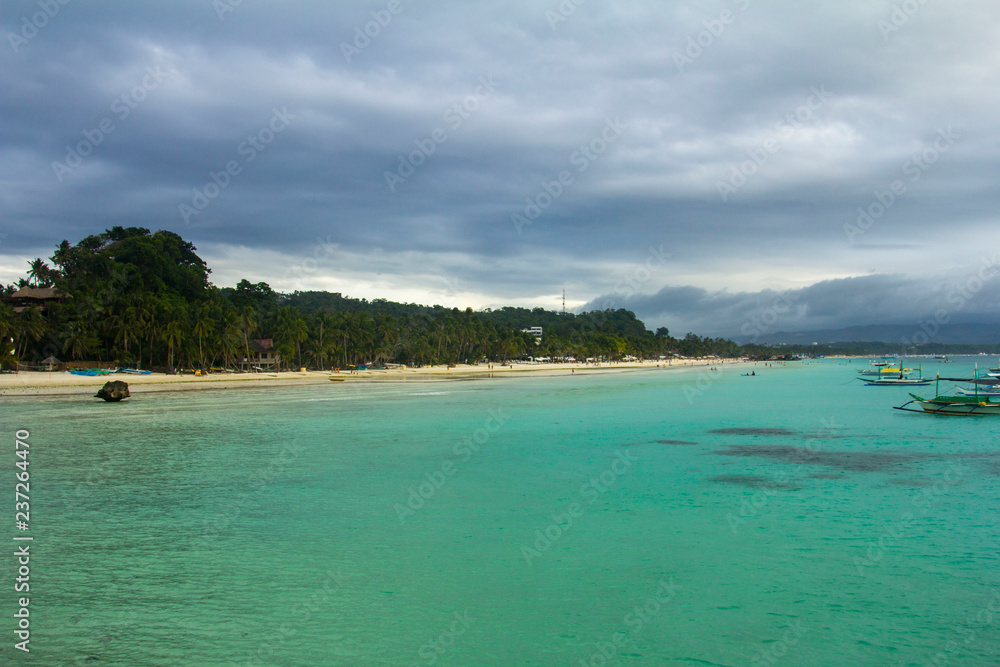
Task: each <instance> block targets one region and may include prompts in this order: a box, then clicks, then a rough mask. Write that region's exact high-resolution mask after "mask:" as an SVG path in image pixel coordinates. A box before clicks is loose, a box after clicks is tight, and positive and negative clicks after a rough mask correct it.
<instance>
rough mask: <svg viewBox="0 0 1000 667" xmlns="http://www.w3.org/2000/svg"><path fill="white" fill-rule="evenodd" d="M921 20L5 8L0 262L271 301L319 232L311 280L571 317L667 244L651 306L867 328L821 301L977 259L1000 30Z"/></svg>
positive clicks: (547, 9)
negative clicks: (42, 260)
mask: <svg viewBox="0 0 1000 667" xmlns="http://www.w3.org/2000/svg"><path fill="white" fill-rule="evenodd" d="M903 4H906V3H903ZM910 4H912V5H913V8H912V10H911V11H910V13H909V14H907V13H905V12H904V13H902V14H900V13H899V12H900V11H902V10H899V9H894V7H899V6H900V4H899V3H893V2H889V1H882V2H847V3H838V4H836V5H834V4H829V5H824V6H820V7H816V6H811V5H810V6H807V5H801V4H799V5H788V4H779V3H773V2H771V3H766V2H762V1H760V0H752V1H751V0H719V1H715V2H683V3H654V2H636V3H627V4H625V5H616V6H609V5H605V4H601V3H595V2H586V3H580V4H578V5H577V4H576V3H573V2H570V1H569V0H567V1H566V2H562V3H557V2H548V3H536V2H527V1H525V2H513V3H503V4H502V5H496V6H494V5H490V4H486V3H467V2H466V3H463V2H457V1H445V2H435V3H433V4H432V3H418V2H412V1H411V0H400V1H399V2H398V3H390V2H388V0H386V1H385V2H367V3H363V2H338V3H323V2H305V1H300V2H285V3H280V4H279V3H261V2H254V3H250V2H241V3H235V2H233V1H232V0H218V1H217V2H213V1H211V0H198V1H194V0H191V1H181V2H170V3H166V2H161V3H154V2H150V3H110V2H88V3H82V2H75V1H69V2H67V3H66V4H59V2H57V1H54V2H48V3H45V2H43V3H39V2H37V0H36V1H35V2H8V3H5V4H4V6H3V8H2V10H0V12H2V13H0V28H2V29H0V34H2V35H3V39H2V40H0V86H2V89H3V90H4V95H3V96H0V118H2V119H3V122H2V123H0V220H2V223H0V224H2V226H3V230H2V232H3V233H5V234H7V236H6V237H2V238H0V260H2V261H0V270H2V272H3V276H4V278H5V279H7V280H13V279H14V278H15V277H16V275H17V274H18V273H19V272H20V271H21V270H23V267H22V266H21V264H23V261H24V258H25V257H26V256H28V255H32V256H33V255H34V254H38V253H41V254H48V253H49V252H50V249H51V247H52V246H53V245H54V244H55V243H57V242H58V241H59V240H61V239H62V238H68V239H70V240H72V241H75V240H78V239H79V238H81V237H82V236H84V235H87V234H90V233H94V232H97V231H100V230H101V229H103V228H105V227H108V226H111V225H141V226H145V227H149V228H152V229H156V228H165V229H171V230H174V231H177V232H178V233H180V234H182V235H184V236H185V237H186V238H190V239H191V240H193V241H194V242H195V243H196V245H199V247H202V248H211V249H212V252H213V253H214V255H212V256H210V257H209V259H210V260H211V259H217V260H219V261H220V262H221V261H222V260H223V258H224V257H227V256H229V255H228V254H227V253H230V250H232V251H233V252H235V249H240V250H239V252H241V253H250V254H252V253H253V252H254V251H256V252H259V253H263V252H274V253H278V254H277V255H274V256H271V255H269V256H268V257H269V260H268V261H269V265H268V266H265V267H263V268H261V266H260V262H258V263H256V265H255V266H254V268H255V270H259V271H260V272H261V276H260V277H261V279H270V280H272V281H274V282H278V281H280V280H281V277H282V276H283V275H284V274H285V273H287V271H288V268H289V266H290V265H294V264H295V263H296V262H299V261H301V259H302V258H303V257H306V256H309V254H310V253H311V252H312V248H313V247H314V246H315V244H316V243H317V239H328V238H329V239H332V240H333V242H335V243H336V244H337V245H338V247H339V248H340V251H341V252H342V253H343V255H344V257H345V258H355V260H357V261H355V260H350V261H349V260H347V259H345V260H344V261H342V262H340V263H339V264H337V265H336V266H333V265H332V264H331V265H329V271H328V272H327V273H325V274H324V273H323V272H322V271H319V272H317V273H315V274H312V275H311V276H310V278H312V279H314V280H315V281H317V282H314V283H312V284H314V285H317V286H318V285H320V284H322V286H323V287H324V288H331V287H335V286H332V285H331V284H330V283H329V282H322V281H323V280H327V281H331V280H333V277H334V276H336V278H337V280H345V281H347V280H349V278H350V276H354V277H356V278H357V280H358V284H365V283H366V281H368V279H367V278H365V271H366V269H365V267H366V266H374V265H378V266H379V267H381V268H380V275H382V276H383V277H385V275H387V274H392V275H393V276H395V281H396V282H395V283H393V282H392V281H389V282H388V283H379V284H380V285H383V286H386V288H387V289H389V292H388V293H384V294H370V295H368V296H386V297H389V298H392V297H393V296H394V295H393V293H392V289H394V288H393V287H392V285H394V284H404V283H410V284H416V285H420V284H424V283H421V282H420V281H417V282H416V283H413V276H414V275H418V274H419V275H428V276H432V278H428V279H429V280H432V282H433V280H441V279H442V274H444V276H443V279H445V280H450V281H451V282H452V283H460V284H462V285H464V286H465V287H464V288H463V291H462V293H463V294H464V298H467V299H469V300H470V302H471V303H472V304H473V305H485V304H486V303H496V302H503V301H505V300H513V299H518V298H521V299H528V300H530V299H538V300H541V301H540V302H544V303H547V304H548V303H549V302H548V301H545V299H550V298H551V297H552V295H554V294H557V293H558V292H559V291H560V290H561V289H562V288H563V287H568V288H569V289H570V291H571V293H573V294H575V295H576V296H575V297H574V299H575V301H574V302H575V303H576V304H578V305H579V304H582V303H583V302H584V301H587V300H588V299H592V298H595V297H596V295H599V294H611V293H612V292H614V291H615V285H616V284H618V283H619V282H621V280H622V276H625V277H626V278H627V277H628V276H630V275H632V274H634V273H635V271H636V270H637V269H636V266H640V267H641V266H642V265H643V262H644V261H646V257H647V255H648V251H647V249H648V248H650V247H654V248H655V247H659V246H660V245H661V244H662V245H664V247H665V248H666V249H667V251H669V253H670V254H671V256H672V260H671V262H670V263H669V264H667V265H663V266H659V267H658V270H656V271H654V272H653V273H652V275H651V276H650V277H649V279H648V280H645V281H641V284H637V285H636V287H635V289H634V290H633V291H634V292H635V294H634V295H633V298H636V299H642V298H645V299H648V300H649V305H648V308H647V311H646V312H647V313H654V312H661V313H668V312H670V313H673V312H677V313H680V312H682V311H683V312H688V313H689V315H690V317H691V318H692V319H691V321H692V322H693V323H699V322H702V323H704V324H705V325H706V326H708V324H709V323H710V322H712V321H721V320H722V319H726V318H728V319H727V321H729V322H730V323H733V322H735V323H739V322H741V318H742V317H743V316H744V315H746V314H747V312H749V311H748V310H747V309H748V308H749V309H750V311H752V310H753V308H752V307H749V306H747V305H746V303H745V302H744V300H741V299H740V298H736V297H733V296H721V295H723V294H736V293H737V292H736V290H747V293H748V294H755V293H757V292H759V291H760V290H762V289H764V290H766V289H771V290H773V291H774V293H777V292H780V291H782V290H785V289H788V288H794V289H797V290H803V287H802V286H803V285H808V284H811V283H817V284H816V285H815V288H816V289H815V292H814V293H812V292H810V293H809V294H807V295H805V296H809V298H815V299H817V302H816V304H815V305H812V302H811V301H810V302H809V303H810V308H811V309H812V310H811V312H812V314H809V312H810V311H809V310H808V309H805V306H801V305H800V308H803V309H804V310H803V317H804V318H805V319H804V320H803V321H804V322H805V321H809V322H817V323H818V322H821V321H822V322H826V321H836V320H838V318H840V317H841V316H843V317H849V316H850V315H851V313H852V312H854V313H858V314H859V315H864V316H868V314H873V316H874V314H876V313H878V312H879V309H878V307H877V304H874V303H873V304H870V305H869V304H868V301H865V300H864V299H865V298H866V297H865V296H864V295H863V294H860V293H859V292H858V291H857V290H855V289H854V287H853V286H854V283H852V282H851V281H850V280H846V281H838V280H831V278H832V277H844V276H865V278H864V280H866V281H870V282H869V283H866V284H869V285H871V286H874V285H875V283H876V282H877V281H879V280H882V281H883V282H884V284H881V283H880V285H881V286H880V287H879V289H880V290H881V289H883V288H884V290H888V291H886V292H885V293H886V294H887V295H889V296H891V295H892V294H894V292H893V290H894V289H896V288H890V287H887V285H889V284H890V283H892V284H895V283H893V281H900V284H901V285H905V284H907V283H911V284H912V285H914V286H915V287H914V290H918V289H921V288H922V287H921V286H923V285H924V284H925V282H923V281H922V280H921V279H920V274H921V273H922V272H924V271H925V270H926V269H927V268H928V267H931V268H935V269H938V268H939V269H941V271H943V272H945V273H947V279H948V280H958V279H960V278H961V277H962V276H963V275H964V273H963V272H965V271H966V269H967V267H969V266H972V265H974V264H975V263H976V262H977V261H978V260H977V255H976V247H977V246H980V245H984V246H988V245H989V244H990V242H991V241H995V240H996V232H995V231H994V229H995V224H994V221H993V216H994V211H995V210H996V208H997V206H996V205H997V190H996V188H995V185H994V184H995V182H996V177H997V171H998V169H1000V168H998V166H997V165H998V164H1000V162H998V161H997V160H996V155H997V152H998V141H1000V133H998V132H996V131H995V127H994V125H995V124H996V120H995V114H994V113H993V110H994V109H995V108H996V106H997V104H996V103H997V101H998V99H997V97H998V92H997V91H998V89H997V87H996V86H995V85H993V78H994V72H995V71H996V62H997V47H996V44H997V42H996V40H995V39H994V36H993V34H992V26H993V25H995V24H996V19H997V18H1000V9H998V8H997V7H996V6H995V5H993V4H991V3H989V2H986V1H985V0H981V1H976V2H970V3H966V4H964V5H963V10H962V11H960V12H958V11H954V9H953V8H951V7H948V6H943V5H942V6H938V5H935V4H933V3H910ZM907 7H908V8H909V5H907ZM45 8H49V9H48V11H49V14H51V16H43V18H44V21H43V20H42V19H37V16H38V14H39V12H43V15H44V12H45ZM53 8H55V9H53ZM560 8H561V9H560ZM25 21H27V23H25ZM33 23H34V24H44V25H41V27H38V26H37V25H35V26H33V25H32V24H33ZM32 28H34V29H32ZM366 31H367V34H366ZM276 114H278V116H279V117H280V118H282V119H283V120H281V121H280V122H278V123H277V125H274V124H273V123H274V118H275V115H276ZM276 126H281V130H280V131H275V129H274V128H275V127H276ZM609 127H613V128H616V129H615V130H614V131H609V129H608V128H609ZM942 133H943V134H942ZM942 136H946V137H949V139H948V140H947V141H942V139H941V137H942ZM88 144H92V145H89V146H88ZM67 147H69V149H67ZM77 149H80V152H83V151H88V149H89V154H88V155H86V156H81V157H80V158H79V164H77V158H76V157H74V152H75V151H77ZM59 164H62V165H63V166H62V167H59V166H58V165H59ZM387 174H388V175H387ZM560 179H562V180H560ZM185 207H188V208H187V209H185ZM866 215H867V217H865V216H866ZM518 220H521V221H522V222H521V223H518ZM942 229H947V233H946V234H942ZM227 248H228V249H230V250H227ZM230 254H231V253H230ZM240 256H241V257H242V256H243V255H240ZM247 256H249V255H247ZM261 256H262V255H261ZM358 258H360V259H358ZM365 258H370V260H371V261H365ZM750 260H753V262H750V263H748V262H749V261H750ZM243 263H244V264H247V262H245V261H244V262H243ZM345 267H352V268H351V269H350V271H351V273H350V275H348V274H345V273H338V272H337V271H335V270H334V269H337V270H347V269H346V268H345ZM233 270H234V271H235V270H236V269H233ZM872 273H877V274H892V275H887V276H882V277H878V276H872V275H870V274H872ZM215 275H216V279H217V280H227V281H229V282H232V281H233V280H236V279H238V278H239V276H238V275H235V274H234V273H231V272H229V271H221V270H220V271H217V272H216V274H215ZM408 276H409V277H408ZM434 276H436V277H434ZM678 277H680V279H681V280H682V281H683V284H690V285H693V286H694V287H690V288H673V287H664V285H670V284H677V282H678V281H677V278H678ZM859 280H861V279H859ZM885 281H888V282H885ZM368 282H371V281H368ZM308 286H309V285H303V287H308ZM426 287H427V290H428V298H427V300H433V294H431V292H433V289H435V288H434V287H433V285H431V284H426ZM660 288H663V291H661V292H659V293H657V290H660ZM723 288H728V289H729V292H727V293H724V292H722V291H721V290H722V289H723ZM675 289H680V290H681V291H680V292H677V293H674V292H673V291H671V290H675ZM873 289H874V287H873ZM899 289H903V287H900V288H899ZM876 292H878V293H882V292H879V291H878V290H876ZM641 294H647V295H652V296H646V297H641V296H639V295H641ZM699 294H700V295H702V296H698V295H699ZM761 294H762V295H763V296H760V298H764V299H766V298H769V297H768V295H770V294H771V292H768V291H764V292H761ZM664 295H667V296H669V298H666V297H665V296H664ZM706 295H708V296H706ZM713 295H714V296H713ZM805 296H804V297H803V298H805ZM657 299H659V301H657ZM664 299H666V301H667V302H669V303H671V304H673V303H674V301H673V299H678V300H679V301H678V302H677V303H678V304H680V303H687V304H688V305H687V306H686V308H688V310H686V311H684V310H683V308H682V307H681V306H680V305H671V306H670V308H672V309H673V310H671V309H668V308H666V307H663V306H660V305H655V304H656V303H660V302H662V301H664ZM852 299H855V300H858V299H860V300H861V302H860V304H861V305H860V306H858V305H857V304H855V306H856V307H854V309H853V310H851V309H847V308H844V307H843V306H842V304H843V303H844V301H845V300H847V301H848V302H850V303H854V302H853V301H851V300H852ZM876 301H877V299H876ZM654 302H655V303H654ZM970 302H971V300H970ZM637 303H638V302H637ZM838 304H841V305H838ZM456 305H460V304H457V303H456ZM552 305H554V304H552ZM637 307H639V306H637ZM643 307H646V306H645V305H644V306H643ZM715 308H720V309H722V312H724V313H726V315H725V318H723V317H722V316H721V315H718V316H717V317H716V318H715V319H714V320H713V318H712V317H710V313H708V312H707V310H705V309H715ZM833 308H840V310H838V311H837V312H836V313H835V312H833V311H831V310H830V309H833ZM892 308H898V309H900V310H903V311H905V310H907V306H906V305H904V304H902V302H900V303H899V304H898V305H893V306H892ZM657 309H659V310H657ZM911 310H912V307H911ZM882 312H887V311H885V310H883V311H882ZM893 312H894V311H893ZM819 313H823V314H819ZM911 314H913V313H911ZM664 316H666V315H664ZM900 316H901V317H904V318H905V317H906V316H907V315H906V314H903V313H900ZM699 318H701V319H699ZM713 329H715V327H713ZM706 330H707V329H706ZM729 333H731V331H730V332H729Z"/></svg>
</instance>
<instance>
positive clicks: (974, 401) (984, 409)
mask: <svg viewBox="0 0 1000 667" xmlns="http://www.w3.org/2000/svg"><path fill="white" fill-rule="evenodd" d="M941 380H946V381H953V382H971V383H972V384H973V390H972V391H973V394H972V395H971V396H969V395H966V394H962V395H958V396H942V395H941V391H940V383H941ZM980 385H983V386H986V387H991V388H996V386H997V385H1000V379H996V378H981V377H979V369H978V367H977V368H976V373H975V377H974V378H973V379H971V380H970V379H968V378H942V377H941V376H938V377H937V384H936V385H935V391H934V394H935V396H934V398H923V397H922V396H917V395H916V394H910V400H909V401H907V402H906V403H903V404H902V405H899V406H894V409H896V410H906V411H907V412H920V410H914V409H913V408H908V407H906V406H908V405H910V404H911V403H916V404H917V405H919V406H920V407H921V408H922V409H923V411H924V412H926V413H928V414H935V415H957V416H962V417H974V416H979V415H1000V402H995V401H990V397H989V396H988V395H983V394H981V393H980V392H979V386H980Z"/></svg>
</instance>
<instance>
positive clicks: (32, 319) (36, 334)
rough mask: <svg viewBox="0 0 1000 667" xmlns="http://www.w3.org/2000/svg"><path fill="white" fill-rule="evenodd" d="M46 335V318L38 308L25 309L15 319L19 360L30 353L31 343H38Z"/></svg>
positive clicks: (15, 336) (15, 335)
mask: <svg viewBox="0 0 1000 667" xmlns="http://www.w3.org/2000/svg"><path fill="white" fill-rule="evenodd" d="M44 333H45V318H44V317H42V311H40V310H38V308H35V307H33V306H32V307H30V308H25V309H24V310H22V311H21V312H20V313H18V315H17V317H15V319H14V338H15V339H16V340H17V346H16V348H15V349H16V350H17V354H16V356H17V358H18V359H22V358H23V357H24V355H25V354H26V353H27V352H28V344H29V341H30V342H32V343H36V342H38V340H39V339H40V338H41V337H42V334H44Z"/></svg>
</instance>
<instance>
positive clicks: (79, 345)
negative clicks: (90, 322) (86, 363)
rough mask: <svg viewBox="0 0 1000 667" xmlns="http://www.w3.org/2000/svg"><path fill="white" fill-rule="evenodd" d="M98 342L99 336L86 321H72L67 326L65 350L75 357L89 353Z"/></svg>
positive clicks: (64, 342)
mask: <svg viewBox="0 0 1000 667" xmlns="http://www.w3.org/2000/svg"><path fill="white" fill-rule="evenodd" d="M96 344H97V337H96V336H94V332H93V330H92V329H91V328H90V327H89V326H87V323H85V322H71V323H70V324H69V326H67V327H66V339H65V340H64V341H63V347H62V350H63V352H69V353H70V356H72V357H73V358H74V359H79V358H80V357H83V356H84V355H86V354H87V352H89V351H90V349H91V348H92V347H93V346H95V345H96Z"/></svg>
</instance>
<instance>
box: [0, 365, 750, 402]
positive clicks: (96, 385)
mask: <svg viewBox="0 0 1000 667" xmlns="http://www.w3.org/2000/svg"><path fill="white" fill-rule="evenodd" d="M745 361H746V360H743V359H673V360H671V361H669V362H666V361H643V362H640V361H633V362H617V363H616V362H611V363H602V364H597V365H595V364H585V363H583V362H580V363H524V362H520V363H519V362H514V363H512V364H510V365H503V366H502V365H500V364H491V365H487V364H478V365H465V364H459V365H457V366H426V367H423V368H390V369H386V370H365V371H357V372H348V371H346V370H342V371H340V372H335V371H305V372H300V371H284V372H280V373H271V372H264V373H211V374H208V375H204V376H201V377H198V376H194V375H188V374H185V375H165V374H162V373H153V374H152V375H132V374H123V373H113V374H111V375H104V376H96V377H88V376H83V375H72V374H70V373H64V372H57V371H53V372H45V371H21V372H20V373H16V374H14V373H10V374H3V375H0V396H31V395H60V394H63V395H87V394H90V395H93V394H94V393H95V392H96V391H97V390H98V389H100V388H101V387H102V386H104V383H105V382H108V381H109V380H122V381H124V382H127V383H128V386H129V391H130V392H131V393H133V394H138V393H144V392H153V391H198V390H206V389H236V388H241V387H242V388H260V387H280V386H288V385H304V384H310V383H313V384H319V383H328V382H330V381H331V378H337V379H339V380H343V381H344V382H407V381H426V382H432V381H448V380H461V379H468V378H470V377H489V376H491V375H492V376H493V377H502V376H521V377H524V376H551V375H570V374H577V373H579V374H593V373H614V372H625V371H638V370H644V369H645V370H655V369H658V368H659V369H664V370H670V369H681V368H691V367H693V366H720V365H723V364H724V365H727V366H730V365H734V364H737V363H740V362H745Z"/></svg>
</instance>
